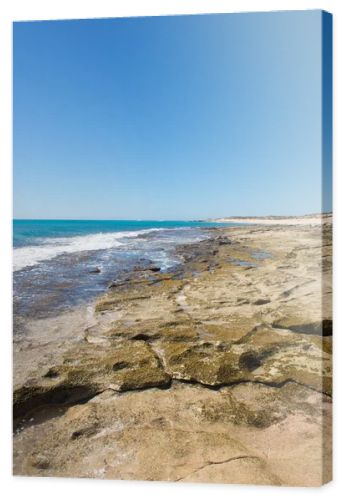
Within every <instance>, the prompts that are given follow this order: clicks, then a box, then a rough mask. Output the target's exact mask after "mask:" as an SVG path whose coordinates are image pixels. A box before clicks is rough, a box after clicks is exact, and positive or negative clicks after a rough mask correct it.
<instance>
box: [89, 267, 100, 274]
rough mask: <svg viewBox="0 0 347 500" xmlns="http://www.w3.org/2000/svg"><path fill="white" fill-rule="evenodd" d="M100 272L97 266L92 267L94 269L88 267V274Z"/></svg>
mask: <svg viewBox="0 0 347 500" xmlns="http://www.w3.org/2000/svg"><path fill="white" fill-rule="evenodd" d="M99 273H101V269H100V268H99V267H94V269H90V271H89V274H99Z"/></svg>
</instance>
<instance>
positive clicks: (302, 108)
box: [14, 11, 331, 219]
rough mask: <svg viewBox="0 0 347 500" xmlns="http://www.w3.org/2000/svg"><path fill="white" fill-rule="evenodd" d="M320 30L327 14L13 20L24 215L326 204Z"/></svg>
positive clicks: (177, 213) (122, 215)
mask: <svg viewBox="0 0 347 500" xmlns="http://www.w3.org/2000/svg"><path fill="white" fill-rule="evenodd" d="M321 27H322V13H321V12H320V11H302V12H283V13H279V12H278V13H276V12H274V13H266V14H265V13H264V14H234V15H231V14H223V15H209V16H172V17H153V18H131V19H105V20H81V21H54V22H53V21H46V22H23V23H15V24H14V216H15V217H16V218H93V219H133V218H135V219H140V218H143V219H192V218H205V217H217V216H227V215H267V214H277V215H280V214H305V213H312V212H319V211H321V205H322V188H321V180H322V168H321V167H322V144H321V143H322V140H321V134H322V123H321V122H322V120H321V114H322V86H321V81H322V30H321ZM327 60H328V61H329V54H328V56H327ZM328 98H329V96H328ZM328 107H329V106H328ZM328 152H329V151H328V149H327V151H326V158H327V163H329V154H328ZM329 166H330V164H329V165H328V167H329ZM329 172H330V169H329V168H328V170H327V175H326V180H327V186H328V187H330V185H329V182H328V180H329ZM324 208H325V209H326V210H329V209H330V208H331V199H330V196H329V193H328V190H327V191H326V193H325V207H324Z"/></svg>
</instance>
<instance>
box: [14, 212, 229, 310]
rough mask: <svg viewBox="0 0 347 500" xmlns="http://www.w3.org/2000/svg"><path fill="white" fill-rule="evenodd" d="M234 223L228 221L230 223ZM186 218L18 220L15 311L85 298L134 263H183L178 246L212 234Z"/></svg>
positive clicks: (165, 268)
mask: <svg viewBox="0 0 347 500" xmlns="http://www.w3.org/2000/svg"><path fill="white" fill-rule="evenodd" d="M229 225H230V224H229ZM212 226H213V224H209V223H203V222H197V221H192V222H187V221H181V222H180V221H14V256H13V257H14V259H13V260H14V275H13V290H14V315H15V317H16V316H20V317H30V318H43V317H47V316H50V315H54V314H57V312H60V311H62V310H66V309H68V308H69V307H71V306H75V305H78V304H81V303H84V302H86V301H88V300H91V299H92V298H94V297H96V296H97V295H99V294H100V293H103V292H104V291H106V290H107V287H108V284H109V283H110V281H112V280H115V279H119V278H121V277H122V276H123V275H124V274H125V273H128V272H130V271H131V270H133V269H134V268H135V267H139V268H145V267H146V266H149V265H150V264H152V265H153V264H155V265H157V266H158V267H160V268H161V271H165V272H166V271H169V270H172V269H174V268H177V266H179V264H180V263H181V261H180V258H179V256H178V255H177V253H176V252H175V249H176V247H177V245H181V244H186V243H194V242H197V241H201V240H203V239H206V238H208V237H210V234H209V232H208V231H206V230H205V229H206V228H209V227H212Z"/></svg>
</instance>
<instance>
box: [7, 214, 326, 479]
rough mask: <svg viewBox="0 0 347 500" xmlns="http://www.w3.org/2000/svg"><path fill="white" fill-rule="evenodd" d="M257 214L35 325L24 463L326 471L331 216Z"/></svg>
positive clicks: (54, 469) (26, 375) (195, 472)
mask: <svg viewBox="0 0 347 500" xmlns="http://www.w3.org/2000/svg"><path fill="white" fill-rule="evenodd" d="M304 219H305V221H304ZM233 220H235V219H229V218H227V219H219V220H217V221H216V222H231V221H233ZM251 220H253V222H252V225H251V226H239V227H230V228H224V227H223V228H222V227H217V228H215V229H213V228H212V229H207V230H206V231H208V232H209V236H210V237H209V238H208V239H206V240H204V241H201V242H198V243H193V244H189V245H182V246H180V247H178V248H177V253H178V255H179V256H180V259H181V261H182V265H181V266H179V267H178V268H177V270H176V271H175V272H172V273H167V272H160V271H159V270H158V269H156V268H153V267H152V268H151V269H150V268H147V269H146V268H142V269H136V270H134V271H132V272H131V273H130V274H129V275H128V276H125V277H123V278H122V279H119V280H118V281H117V280H116V281H114V282H113V283H111V285H110V288H109V290H108V292H107V293H106V294H104V295H103V296H101V297H99V298H98V299H97V300H96V302H95V303H93V304H92V306H91V305H89V308H88V309H85V311H84V310H83V308H82V309H81V308H80V309H78V310H76V311H75V312H74V311H72V312H71V313H67V314H62V315H60V316H58V317H56V318H46V319H44V320H40V321H31V322H30V324H28V325H27V327H28V333H27V338H29V339H31V340H30V341H28V340H27V341H24V340H23V342H18V343H16V344H15V348H14V364H15V371H16V379H15V386H14V462H13V467H14V473H15V474H17V475H33V476H64V477H95V478H107V479H112V478H113V479H142V480H155V481H158V480H159V481H162V480H165V481H188V482H217V483H245V484H246V483H247V484H273V485H291V486H318V485H320V484H323V483H325V482H328V481H329V480H330V479H331V404H332V366H331V353H332V311H331V297H332V286H331V272H332V241H331V218H330V217H323V219H322V218H319V217H318V216H317V217H311V218H310V217H307V218H301V219H297V218H294V219H290V221H291V223H287V222H285V220H287V221H288V220H289V219H283V220H282V221H281V223H279V222H278V219H273V220H274V221H275V222H271V221H269V220H267V222H266V223H265V222H259V220H260V219H259V218H257V219H256V221H257V222H256V223H254V219H243V222H250V223H251ZM264 220H265V219H263V221H264ZM312 220H314V221H315V222H314V223H313V222H312ZM235 222H240V219H237V220H235ZM253 223H254V224H253ZM83 311H84V312H83ZM53 324H54V326H52V325H53ZM43 331H46V332H47V331H48V332H52V336H51V339H50V340H49V339H47V336H45V337H44V336H43V335H42V332H43ZM40 332H41V333H40Z"/></svg>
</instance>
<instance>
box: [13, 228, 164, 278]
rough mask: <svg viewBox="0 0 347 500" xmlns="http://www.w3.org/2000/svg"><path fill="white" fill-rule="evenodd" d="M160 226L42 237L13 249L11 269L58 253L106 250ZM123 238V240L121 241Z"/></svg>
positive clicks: (25, 265) (49, 257)
mask: <svg viewBox="0 0 347 500" xmlns="http://www.w3.org/2000/svg"><path fill="white" fill-rule="evenodd" d="M161 230H162V229H160V228H151V229H142V230H140V231H119V232H115V233H95V234H89V235H85V236H73V237H70V238H44V239H42V240H41V244H40V245H32V246H26V247H20V248H15V249H14V251H13V270H14V271H19V270H20V269H23V268H24V267H28V266H34V265H36V264H38V263H39V262H42V261H44V260H50V259H54V258H55V257H58V256H59V255H62V254H66V253H75V252H86V251H92V250H106V249H110V248H116V247H119V246H122V245H124V244H125V243H126V242H125V241H124V238H136V237H137V236H139V235H141V234H147V233H152V232H154V231H161ZM122 240H123V241H122Z"/></svg>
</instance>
